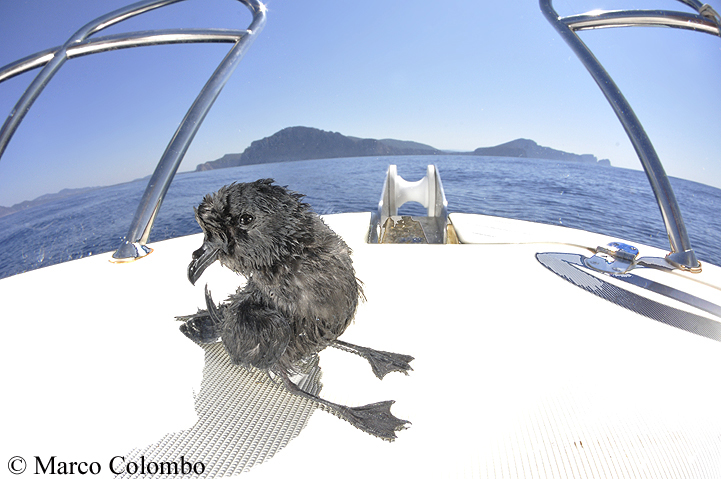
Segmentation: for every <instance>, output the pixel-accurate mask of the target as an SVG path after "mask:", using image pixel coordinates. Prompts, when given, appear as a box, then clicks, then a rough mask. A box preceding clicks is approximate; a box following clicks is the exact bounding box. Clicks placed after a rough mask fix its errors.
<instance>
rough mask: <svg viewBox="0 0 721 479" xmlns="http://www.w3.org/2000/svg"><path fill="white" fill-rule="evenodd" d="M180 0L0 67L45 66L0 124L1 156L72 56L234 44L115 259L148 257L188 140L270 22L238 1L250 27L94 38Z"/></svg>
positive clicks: (6, 73)
mask: <svg viewBox="0 0 721 479" xmlns="http://www.w3.org/2000/svg"><path fill="white" fill-rule="evenodd" d="M181 1H183V0H142V1H140V2H137V3H134V4H132V5H129V6H127V7H123V8H120V9H118V10H115V11H114V12H111V13H108V14H106V15H103V16H101V17H99V18H96V19H95V20H93V21H91V22H90V23H88V24H87V25H85V26H84V27H82V28H81V29H80V30H78V31H77V32H75V33H74V34H73V35H72V36H71V37H70V39H69V40H68V41H67V42H65V44H64V45H61V46H59V47H55V48H50V49H48V50H44V51H41V52H38V53H36V54H34V55H30V56H28V57H26V58H23V59H21V60H18V61H16V62H13V63H11V64H9V65H7V66H5V67H3V68H2V69H1V70H0V82H2V81H4V80H7V79H9V78H12V77H14V76H16V75H19V74H21V73H24V72H26V71H29V70H32V69H35V68H40V67H43V68H42V70H40V72H39V73H38V75H37V76H36V77H35V79H34V80H33V82H32V83H31V84H30V86H29V87H28V88H27V90H25V93H24V94H23V95H22V97H21V98H20V100H19V101H18V102H17V104H16V105H15V108H13V110H12V111H11V112H10V114H9V115H8V118H7V120H5V123H4V124H3V126H2V128H1V129H0V157H2V154H3V152H4V151H5V148H6V147H7V145H8V143H9V141H10V139H11V138H12V136H13V134H14V133H15V130H16V129H17V128H18V126H19V125H20V123H21V122H22V120H23V118H24V117H25V114H26V113H27V112H28V110H29V109H30V107H31V106H32V104H33V103H34V102H35V100H36V99H37V97H38V96H39V95H40V93H41V92H42V91H43V89H44V88H45V86H46V85H47V84H48V82H49V81H50V80H51V79H52V77H53V76H54V75H55V73H56V72H57V71H58V70H59V69H60V67H61V66H62V65H63V64H64V63H65V61H66V60H67V59H69V58H73V57H76V56H81V55H88V54H91V53H99V52H104V51H109V50H115V49H119V48H130V47H137V46H147V45H161V44H174V43H209V42H213V43H218V42H225V43H233V44H234V45H233V46H232V47H231V49H230V51H229V52H228V53H227V55H226V56H225V58H224V59H223V60H222V62H221V63H220V65H218V67H217V68H216V70H215V72H213V75H212V76H211V77H210V79H209V80H208V82H207V83H206V84H205V86H204V87H203V89H202V90H201V91H200V93H199V94H198V96H197V98H196V99H195V102H193V104H192V106H191V107H190V109H189V110H188V112H187V113H186V115H185V118H183V121H182V122H181V123H180V126H179V127H178V129H177V130H176V132H175V134H174V135H173V138H172V139H171V140H170V143H169V144H168V146H167V148H166V150H165V152H164V153H163V156H162V157H161V159H160V161H159V162H158V165H157V166H156V168H155V172H154V173H153V175H152V176H151V178H150V180H149V181H148V186H147V187H146V189H145V193H143V196H142V198H141V200H140V204H139V205H138V209H137V210H136V213H135V217H134V218H133V221H132V223H131V225H130V228H129V230H128V234H127V235H126V236H125V238H124V239H123V242H122V244H121V245H120V247H119V248H118V250H117V251H116V252H115V253H114V254H113V258H114V260H115V261H117V262H126V261H132V260H134V259H137V258H141V257H143V256H146V255H147V254H149V253H150V252H151V251H152V250H151V249H150V248H148V247H147V246H145V243H146V242H147V240H148V236H149V235H150V229H151V228H152V226H153V222H154V220H155V216H156V215H157V213H158V210H159V209H160V205H161V204H162V202H163V198H164V197H165V194H166V193H167V191H168V188H169V187H170V183H171V181H172V180H173V177H174V176H175V173H176V171H177V170H178V167H179V166H180V162H181V161H182V160H183V157H184V156H185V153H186V152H187V151H188V147H189V146H190V143H191V142H192V141H193V138H194V137H195V134H196V132H197V131H198V129H199V128H200V125H201V124H202V122H203V120H204V119H205V116H206V115H207V113H208V111H209V110H210V108H211V107H212V106H213V103H214V102H215V99H216V98H217V97H218V94H219V93H220V91H221V90H222V89H223V86H225V83H226V82H227V81H228V79H229V78H230V76H231V75H232V73H233V71H234V70H235V68H236V67H237V66H238V63H239V62H240V60H241V59H242V58H243V55H245V52H246V51H247V50H248V48H249V47H250V45H251V44H252V43H253V41H254V40H255V38H256V37H257V35H258V34H259V33H260V32H261V30H262V29H263V27H264V26H265V22H266V15H265V11H266V9H265V6H264V5H263V4H262V3H260V2H259V1H258V0H238V1H239V2H240V3H242V4H243V5H245V6H246V7H247V8H248V9H249V10H250V12H251V13H252V14H253V20H252V22H251V24H250V26H249V27H248V29H247V30H227V29H170V30H157V31H150V32H133V33H124V34H117V35H109V36H105V37H100V38H94V39H91V38H90V37H91V36H92V35H94V34H96V33H98V32H99V31H101V30H103V29H105V28H107V27H109V26H111V25H115V24H117V23H119V22H122V21H124V20H127V19H128V18H131V17H134V16H136V15H140V14H142V13H145V12H148V11H151V10H155V9H156V8H161V7H165V6H167V5H171V4H174V3H178V2H181ZM43 65H44V66H43Z"/></svg>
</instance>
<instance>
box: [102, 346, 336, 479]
mask: <svg viewBox="0 0 721 479" xmlns="http://www.w3.org/2000/svg"><path fill="white" fill-rule="evenodd" d="M201 347H202V348H203V349H204V350H205V365H204V367H203V380H202V382H201V386H200V391H199V393H198V394H197V395H196V397H195V410H196V413H197V414H198V421H197V422H196V423H195V425H194V426H193V427H191V428H190V429H186V430H182V431H179V432H171V433H168V434H167V435H166V436H165V437H163V438H162V439H160V440H159V441H157V442H155V443H153V444H150V445H149V446H146V447H142V448H137V449H133V450H132V451H130V452H129V453H127V454H125V461H126V463H127V462H131V461H135V462H140V458H141V456H142V457H144V458H145V459H144V460H145V463H146V464H148V463H150V462H156V463H161V462H180V458H181V456H183V457H184V458H185V462H193V463H196V464H197V463H199V462H200V463H202V464H203V465H204V466H205V467H204V472H203V473H202V474H200V475H197V476H196V477H203V478H205V477H208V478H210V477H221V476H229V475H233V474H237V473H240V472H244V471H247V470H249V469H250V468H251V467H253V466H255V465H257V464H260V463H262V462H264V461H266V460H268V459H270V458H271V457H272V456H273V455H274V454H275V453H276V452H278V451H279V450H280V449H282V448H284V447H285V446H286V445H287V444H288V443H289V442H290V441H291V440H293V439H294V438H295V437H297V436H298V434H300V432H301V430H302V429H303V428H304V427H305V425H306V423H307V422H308V419H309V418H310V416H311V414H313V412H314V411H315V410H316V408H317V405H316V404H315V403H314V402H312V401H310V400H308V399H305V398H302V397H299V396H298V395H295V394H292V393H291V392H289V391H288V390H287V389H286V388H285V387H284V386H283V384H282V383H280V382H278V383H276V382H274V381H273V380H272V379H271V378H270V377H269V376H268V374H267V373H266V372H264V371H260V370H253V371H249V370H247V369H245V368H242V367H238V366H235V365H233V364H232V363H231V362H230V358H229V356H228V354H227V353H226V351H225V349H224V347H223V344H222V343H220V342H216V343H212V344H205V345H202V346H201ZM320 377H321V370H320V367H319V365H318V357H317V356H314V357H313V359H312V360H311V361H310V362H309V364H308V365H307V373H306V374H305V375H303V376H302V379H300V381H299V383H298V384H299V386H300V387H301V388H302V389H303V390H305V391H307V392H309V393H311V394H314V395H317V394H318V393H319V392H320V390H321V387H322V384H321V382H320ZM293 380H294V382H295V381H296V380H297V378H295V377H294V378H293ZM116 477H130V475H129V474H127V473H126V474H120V475H118V476H116Z"/></svg>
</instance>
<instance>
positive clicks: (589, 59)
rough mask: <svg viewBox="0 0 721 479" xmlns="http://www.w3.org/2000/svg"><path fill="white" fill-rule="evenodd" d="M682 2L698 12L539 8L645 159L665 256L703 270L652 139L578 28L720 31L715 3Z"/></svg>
mask: <svg viewBox="0 0 721 479" xmlns="http://www.w3.org/2000/svg"><path fill="white" fill-rule="evenodd" d="M678 1H679V2H681V3H683V4H685V5H687V6H689V7H691V8H693V9H694V10H695V11H696V12H697V14H692V13H684V12H674V11H661V10H628V11H594V12H589V13H584V14H581V15H572V16H568V17H560V16H559V15H558V13H556V11H555V9H554V8H553V5H552V0H539V2H540V7H541V11H542V12H543V14H544V15H545V17H546V19H547V20H548V21H549V22H550V23H551V25H553V27H554V28H555V29H556V31H557V32H558V33H559V34H560V35H561V37H562V38H563V39H564V40H565V41H566V43H567V44H568V45H569V46H570V47H571V49H572V50H573V52H574V53H575V54H576V56H577V57H578V58H579V60H581V62H582V63H583V65H584V66H585V67H586V69H587V70H588V71H589V73H590V74H591V76H592V77H593V79H594V80H595V81H596V83H597V84H598V86H599V87H600V88H601V91H602V92H603V94H604V95H605V96H606V99H607V100H608V102H609V103H610V104H611V107H612V108H613V111H614V112H615V113H616V116H617V117H618V119H619V120H620V121H621V124H622V125H623V128H624V129H625V130H626V134H627V135H628V137H629V139H630V140H631V143H632V144H633V147H634V149H635V150H636V154H638V157H639V159H640V160H641V164H642V165H643V169H644V171H645V172H646V176H647V177H648V180H649V182H650V183H651V188H652V189H653V193H654V195H655V196H656V202H657V203H658V206H659V208H660V210H661V216H662V217H663V222H664V224H665V226H666V231H667V233H668V238H669V243H670V245H671V252H670V253H669V254H668V255H667V256H666V261H667V262H668V263H669V264H671V265H672V266H674V267H676V268H679V269H682V270H687V271H693V272H698V271H701V263H699V261H698V259H696V254H695V253H694V251H693V248H692V247H691V242H690V240H689V237H688V233H687V231H686V225H685V224H684V222H683V218H682V217H681V210H680V209H679V206H678V202H677V201H676V197H675V195H674V193H673V189H672V188H671V184H670V182H669V181H668V177H667V176H666V172H665V171H664V169H663V166H662V165H661V160H659V158H658V155H657V154H656V150H655V149H654V148H653V145H652V144H651V140H650V139H649V138H648V135H647V134H646V132H645V131H644V129H643V126H641V122H640V121H639V120H638V118H637V117H636V114H635V113H634V112H633V109H631V105H629V103H628V101H626V98H625V97H624V96H623V95H622V94H621V91H620V90H619V89H618V87H617V86H616V84H615V83H614V81H613V80H612V79H611V77H610V75H609V74H608V73H607V72H606V70H605V69H604V68H603V66H601V63H600V62H599V61H598V59H596V57H595V56H594V55H593V53H591V50H589V48H588V47H587V46H586V44H585V43H583V41H581V39H580V38H579V37H578V35H577V34H576V32H577V31H580V30H589V29H595V28H609V27H631V26H665V27H674V28H683V29H688V30H694V31H700V32H704V33H709V34H712V35H719V36H721V19H720V18H719V15H718V13H716V12H715V11H714V10H713V8H711V7H710V6H708V5H705V4H702V3H701V2H699V1H698V0H678Z"/></svg>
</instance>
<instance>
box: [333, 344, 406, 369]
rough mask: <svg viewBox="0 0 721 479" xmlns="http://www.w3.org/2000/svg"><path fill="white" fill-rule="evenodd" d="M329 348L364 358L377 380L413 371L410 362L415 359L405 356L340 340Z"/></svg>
mask: <svg viewBox="0 0 721 479" xmlns="http://www.w3.org/2000/svg"><path fill="white" fill-rule="evenodd" d="M331 346H333V347H334V348H337V349H340V350H342V351H346V352H349V353H354V354H357V355H359V356H362V357H364V358H365V359H366V360H367V361H368V362H369V363H370V365H371V368H372V369H373V373H374V374H375V375H376V377H377V378H378V379H383V378H384V377H385V375H386V374H388V373H390V372H393V371H398V372H402V373H403V374H408V371H413V368H412V367H411V365H410V362H411V361H413V359H415V358H414V357H413V356H409V355H407V354H398V353H390V352H388V351H377V350H375V349H371V348H366V347H363V346H356V345H355V344H350V343H346V342H345V341H341V340H340V339H336V340H335V341H333V342H332V343H331Z"/></svg>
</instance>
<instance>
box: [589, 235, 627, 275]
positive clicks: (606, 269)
mask: <svg viewBox="0 0 721 479" xmlns="http://www.w3.org/2000/svg"><path fill="white" fill-rule="evenodd" d="M637 257H638V248H636V247H635V246H631V245H629V244H626V243H618V242H614V243H609V244H608V245H606V246H605V247H604V246H599V247H597V248H596V254H595V255H593V256H591V257H590V258H586V259H584V263H585V264H586V266H588V267H589V268H593V269H595V270H597V271H601V272H603V273H611V274H621V273H625V272H627V271H629V270H631V269H632V268H633V267H634V262H635V261H636V258H637Z"/></svg>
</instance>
